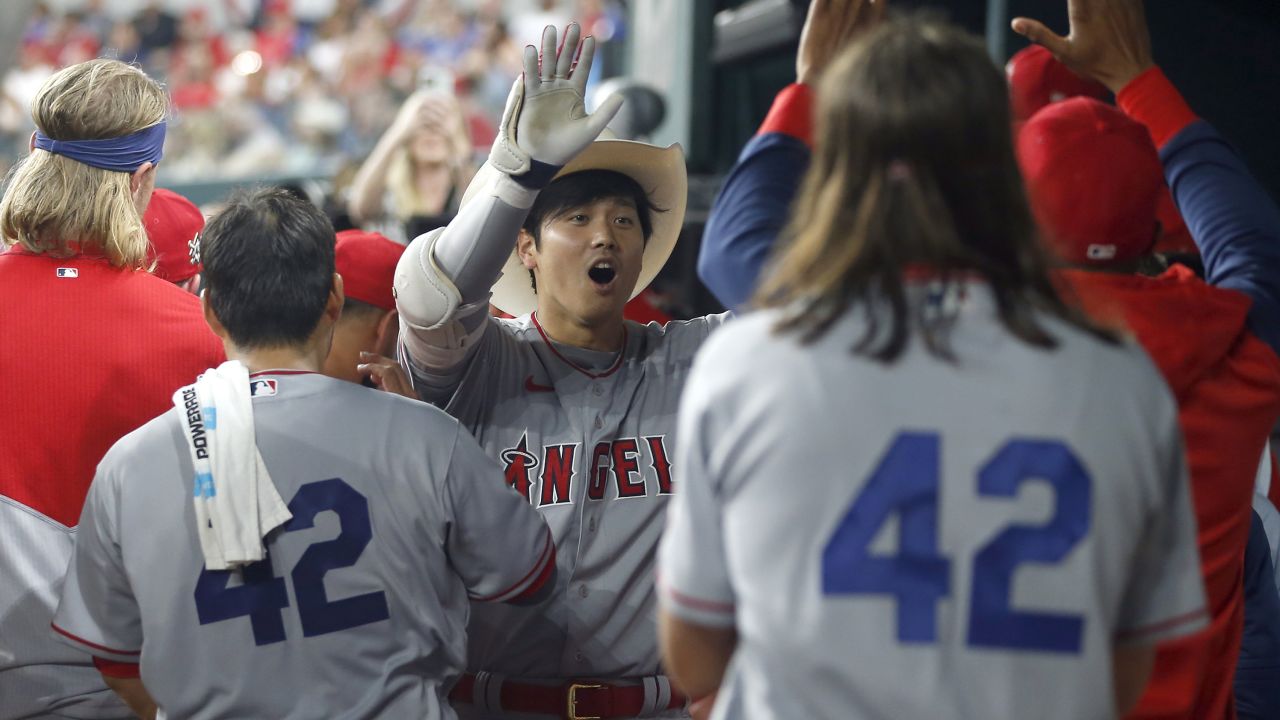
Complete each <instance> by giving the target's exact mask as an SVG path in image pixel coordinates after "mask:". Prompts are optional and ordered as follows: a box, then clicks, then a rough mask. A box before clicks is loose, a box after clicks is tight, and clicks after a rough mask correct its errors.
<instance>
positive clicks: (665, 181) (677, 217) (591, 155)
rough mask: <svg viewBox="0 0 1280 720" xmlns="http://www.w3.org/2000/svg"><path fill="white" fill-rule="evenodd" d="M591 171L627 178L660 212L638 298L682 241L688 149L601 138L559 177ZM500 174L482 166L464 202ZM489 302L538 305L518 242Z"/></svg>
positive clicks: (514, 311)
mask: <svg viewBox="0 0 1280 720" xmlns="http://www.w3.org/2000/svg"><path fill="white" fill-rule="evenodd" d="M586 170H612V171H614V172H618V173H622V174H623V175H626V176H627V177H629V178H631V179H632V180H635V181H636V182H637V183H639V184H640V187H642V188H644V191H645V192H646V193H648V194H649V200H650V202H652V203H653V205H654V206H655V207H657V208H658V210H657V211H656V212H654V213H653V218H652V219H653V222H652V225H653V232H652V233H651V234H650V235H649V240H648V242H647V243H646V244H645V248H644V255H643V256H642V258H641V265H640V276H639V278H638V279H637V280H636V286H635V288H634V289H633V290H632V292H631V297H633V298H634V297H635V296H636V295H639V294H640V293H641V292H642V291H643V290H644V289H645V288H646V287H648V286H649V283H651V282H653V279H654V278H655V277H657V275H658V272H659V271H661V270H662V267H663V265H665V264H666V263H667V259H668V258H670V257H671V252H672V250H673V249H675V246H676V240H678V239H679V238H680V229H681V228H682V227H683V226H684V214H685V209H686V205H687V203H688V198H689V176H688V171H687V170H686V168H685V163H684V150H683V149H682V148H681V147H680V145H679V144H678V143H677V144H674V145H670V146H668V147H665V148H664V147H659V146H657V145H650V144H648V143H642V142H635V141H633V140H596V141H595V142H593V143H591V145H589V146H587V148H586V149H585V150H583V151H582V152H581V153H579V154H578V156H577V157H575V158H574V159H573V160H572V161H570V162H569V164H568V165H565V166H564V167H563V168H561V170H560V172H558V173H556V178H555V179H559V178H562V177H565V176H566V175H572V174H573V173H577V172H583V171H586ZM498 172H500V171H498V170H496V169H494V168H493V167H491V166H490V165H488V164H486V165H485V166H484V167H483V168H481V170H480V172H479V173H477V176H476V179H475V180H474V181H472V183H471V185H470V187H468V188H467V193H466V194H465V195H464V196H463V199H462V203H463V204H464V205H465V204H466V202H467V201H468V200H469V199H470V198H471V197H472V196H473V195H474V194H475V193H476V192H477V191H478V189H479V188H484V187H488V186H489V185H488V184H487V183H488V182H489V181H491V180H492V176H493V175H494V174H496V173H498ZM486 176H487V177H486ZM553 182H554V180H553ZM513 240H514V238H513ZM490 302H492V303H493V304H494V306H496V307H497V308H498V309H499V310H502V311H503V312H505V313H508V314H510V315H515V316H519V315H524V314H526V313H529V312H532V311H533V310H535V309H537V307H538V296H537V294H536V293H535V292H534V290H533V285H532V283H530V282H529V271H528V270H527V269H526V268H525V266H524V264H523V263H521V262H520V257H519V255H517V254H516V250H515V244H514V242H513V243H512V249H511V256H510V257H509V258H507V263H506V265H504V266H503V268H502V277H500V278H498V281H497V282H496V283H494V285H493V297H492V298H490Z"/></svg>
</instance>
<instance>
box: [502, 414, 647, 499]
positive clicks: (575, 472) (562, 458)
mask: <svg viewBox="0 0 1280 720" xmlns="http://www.w3.org/2000/svg"><path fill="white" fill-rule="evenodd" d="M498 457H499V459H500V460H501V461H502V465H503V469H504V470H505V472H506V478H507V484H508V485H511V486H512V487H514V488H515V489H516V490H517V491H519V492H520V494H521V495H523V496H524V497H525V498H527V499H528V500H529V501H530V502H531V503H533V504H535V505H536V506H537V507H543V506H545V505H561V504H569V503H571V502H573V498H574V497H577V496H581V495H583V493H582V491H581V489H580V488H579V485H578V484H579V483H583V482H585V483H587V486H586V492H585V496H586V499H587V500H605V499H608V500H617V499H626V498H636V497H647V496H655V495H670V494H671V461H670V460H669V457H670V456H669V455H668V454H667V444H666V436H664V435H652V436H646V437H630V438H618V439H615V440H609V441H601V442H598V443H596V444H595V447H593V448H591V452H590V453H585V454H584V453H583V452H582V443H567V444H562V445H545V446H543V447H533V448H530V447H529V433H528V431H527V430H526V431H525V432H524V433H523V434H521V436H520V441H519V442H518V443H516V446H515V447H513V448H507V449H505V450H503V451H502V452H501V453H500V454H499V456H498ZM575 491H576V492H575Z"/></svg>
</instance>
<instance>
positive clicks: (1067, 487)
mask: <svg viewBox="0 0 1280 720" xmlns="http://www.w3.org/2000/svg"><path fill="white" fill-rule="evenodd" d="M940 451H941V439H940V438H939V437H938V435H937V434H935V433H902V434H900V435H898V437H897V438H895V439H894V442H893V444H892V445H891V446H890V447H889V449H888V451H887V452H886V453H885V455H884V457H883V458H881V460H880V463H879V465H877V466H876V469H875V470H874V471H873V472H872V473H871V476H870V477H869V478H868V479H867V482H866V485H865V486H864V487H863V489H862V492H861V493H860V494H859V495H858V497H857V498H856V499H855V500H854V502H853V505H851V506H850V508H849V510H848V511H847V512H846V513H845V516H844V517H843V518H842V519H841V521H840V524H839V525H838V526H837V527H836V530H835V532H834V533H833V534H832V536H831V538H830V540H828V541H827V545H826V548H825V549H824V550H823V553H822V591H823V594H825V595H859V594H883V595H891V596H893V597H894V599H895V600H896V601H897V616H898V623H897V625H898V640H899V641H901V642H904V643H932V642H936V641H937V636H938V630H937V619H936V618H937V613H936V606H937V603H938V600H940V599H942V598H944V597H947V596H948V595H949V594H950V592H951V561H950V560H949V559H947V558H946V557H944V556H942V555H941V554H940V553H939V552H938V485H939V482H940V476H941V469H940V461H939V455H940ZM1033 478H1034V479H1040V480H1044V481H1046V482H1048V483H1049V484H1050V485H1051V486H1052V488H1053V490H1054V494H1055V497H1056V509H1055V510H1054V515H1053V517H1052V518H1051V519H1050V520H1049V522H1048V523H1046V524H1045V525H1041V526H1026V525H1014V526H1011V527H1008V528H1005V529H1004V530H1003V531H1002V532H1000V533H999V534H998V535H996V537H995V538H994V539H992V540H991V542H989V543H987V545H986V546H984V547H983V548H982V549H981V550H979V551H978V553H977V554H976V555H975V556H974V560H973V578H972V583H971V595H970V602H969V634H968V643H969V644H970V645H974V646H980V647H992V648H1008V649H1015V650H1030V651H1042V652H1058V653H1078V652H1080V643H1081V636H1082V634H1083V629H1084V618H1083V617H1082V616H1080V615H1071V614H1059V613H1049V612H1041V611H1030V610H1017V609H1014V608H1013V607H1012V605H1011V603H1010V594H1011V586H1012V580H1013V573H1014V570H1015V569H1017V566H1018V565H1021V564H1022V563H1028V562H1031V563H1050V564H1051V563H1058V562H1061V561H1062V560H1063V559H1065V558H1066V556H1067V555H1068V554H1069V553H1070V552H1071V550H1072V548H1074V547H1075V545H1076V544H1077V543H1078V542H1079V541H1080V540H1081V539H1082V538H1083V537H1084V536H1085V535H1086V534H1087V533H1088V531H1089V515H1090V493H1091V491H1092V488H1091V484H1090V478H1089V475H1088V474H1087V473H1086V472H1085V470H1084V467H1083V465H1081V464H1080V461H1079V460H1078V459H1077V458H1076V457H1075V455H1074V454H1072V452H1071V450H1070V449H1068V448H1067V446H1066V445H1064V444H1062V443H1060V442H1057V441H1053V440H1026V439H1017V440H1011V441H1009V442H1008V443H1006V444H1005V445H1004V446H1003V447H1002V448H1001V449H1000V450H999V451H998V452H996V454H995V455H994V456H993V457H992V458H991V459H990V460H989V461H987V463H986V464H985V465H983V467H982V469H981V470H979V472H978V487H977V491H978V494H979V495H982V496H984V497H993V498H997V497H998V498H1012V497H1016V496H1017V494H1018V490H1019V488H1020V487H1021V485H1022V483H1023V482H1025V481H1027V480H1031V479H1033ZM894 513H897V515H898V521H899V523H898V552H897V554H896V555H873V554H871V553H870V552H869V550H870V547H869V546H870V544H871V542H872V540H873V539H874V538H875V536H876V534H877V533H879V531H880V528H881V527H882V526H883V525H884V524H885V522H887V521H888V519H889V517H890V516H891V515H892V514H894Z"/></svg>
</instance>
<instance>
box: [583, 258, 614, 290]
mask: <svg viewBox="0 0 1280 720" xmlns="http://www.w3.org/2000/svg"><path fill="white" fill-rule="evenodd" d="M617 276H618V271H617V270H616V269H615V268H614V267H613V263H612V262H611V261H609V260H600V261H598V262H596V264H594V265H592V266H591V269H590V270H588V271H587V277H589V278H591V282H593V283H595V284H596V287H597V288H598V289H601V290H604V289H607V288H608V287H609V286H610V285H612V284H613V279H614V278H616V277H617Z"/></svg>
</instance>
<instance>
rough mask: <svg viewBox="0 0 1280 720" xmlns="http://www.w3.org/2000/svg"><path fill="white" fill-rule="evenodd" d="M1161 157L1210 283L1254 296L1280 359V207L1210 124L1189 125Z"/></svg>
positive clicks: (1252, 315)
mask: <svg viewBox="0 0 1280 720" xmlns="http://www.w3.org/2000/svg"><path fill="white" fill-rule="evenodd" d="M1160 157H1161V160H1163V161H1164V167H1165V177H1166V178H1167V179H1168V181H1169V187H1170V188H1172V189H1173V197H1174V200H1175V201H1176V202H1177V205H1178V209H1179V210H1180V211H1181V212H1182V217H1183V219H1185V220H1186V223H1187V228H1188V229H1189V230H1190V231H1191V236H1192V237H1193V238H1195V242H1196V245H1197V246H1198V247H1199V248H1200V254H1201V256H1202V257H1203V258H1204V267H1205V279H1206V280H1207V281H1208V282H1209V283H1210V284H1212V285H1216V286H1218V287H1222V288H1229V289H1232V290H1239V291H1241V292H1243V293H1245V294H1246V295H1248V296H1249V297H1250V298H1251V299H1252V300H1253V307H1252V308H1251V309H1250V310H1249V320H1248V322H1249V329H1250V330H1252V331H1253V333H1254V334H1255V335H1257V336H1258V337H1259V338H1261V339H1262V340H1263V341H1265V342H1266V343H1267V344H1268V345H1270V346H1271V349H1272V350H1275V351H1276V352H1278V353H1280V207H1277V206H1276V203H1275V201H1274V200H1272V198H1271V197H1270V196H1269V195H1267V193H1266V191H1265V190H1263V189H1262V186H1261V185H1259V184H1258V182H1257V181H1256V180H1254V179H1253V176H1252V175H1250V174H1249V169H1248V168H1247V167H1245V164H1244V162H1243V161H1242V160H1241V159H1240V156H1239V155H1237V154H1236V152H1235V150H1234V149H1233V148H1232V147H1231V146H1230V145H1229V144H1228V143H1227V141H1226V140H1225V139H1224V138H1223V137H1222V136H1221V135H1219V134H1218V132H1217V131H1216V130H1214V129H1213V126H1211V125H1209V123H1207V122H1204V121H1197V122H1194V123H1192V124H1191V125H1188V126H1187V127H1186V129H1184V130H1183V131H1182V132H1180V133H1178V134H1177V135H1176V136H1174V137H1173V138H1172V139H1171V140H1170V141H1169V142H1168V143H1166V144H1165V146H1164V147H1163V148H1162V149H1161V151H1160Z"/></svg>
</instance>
